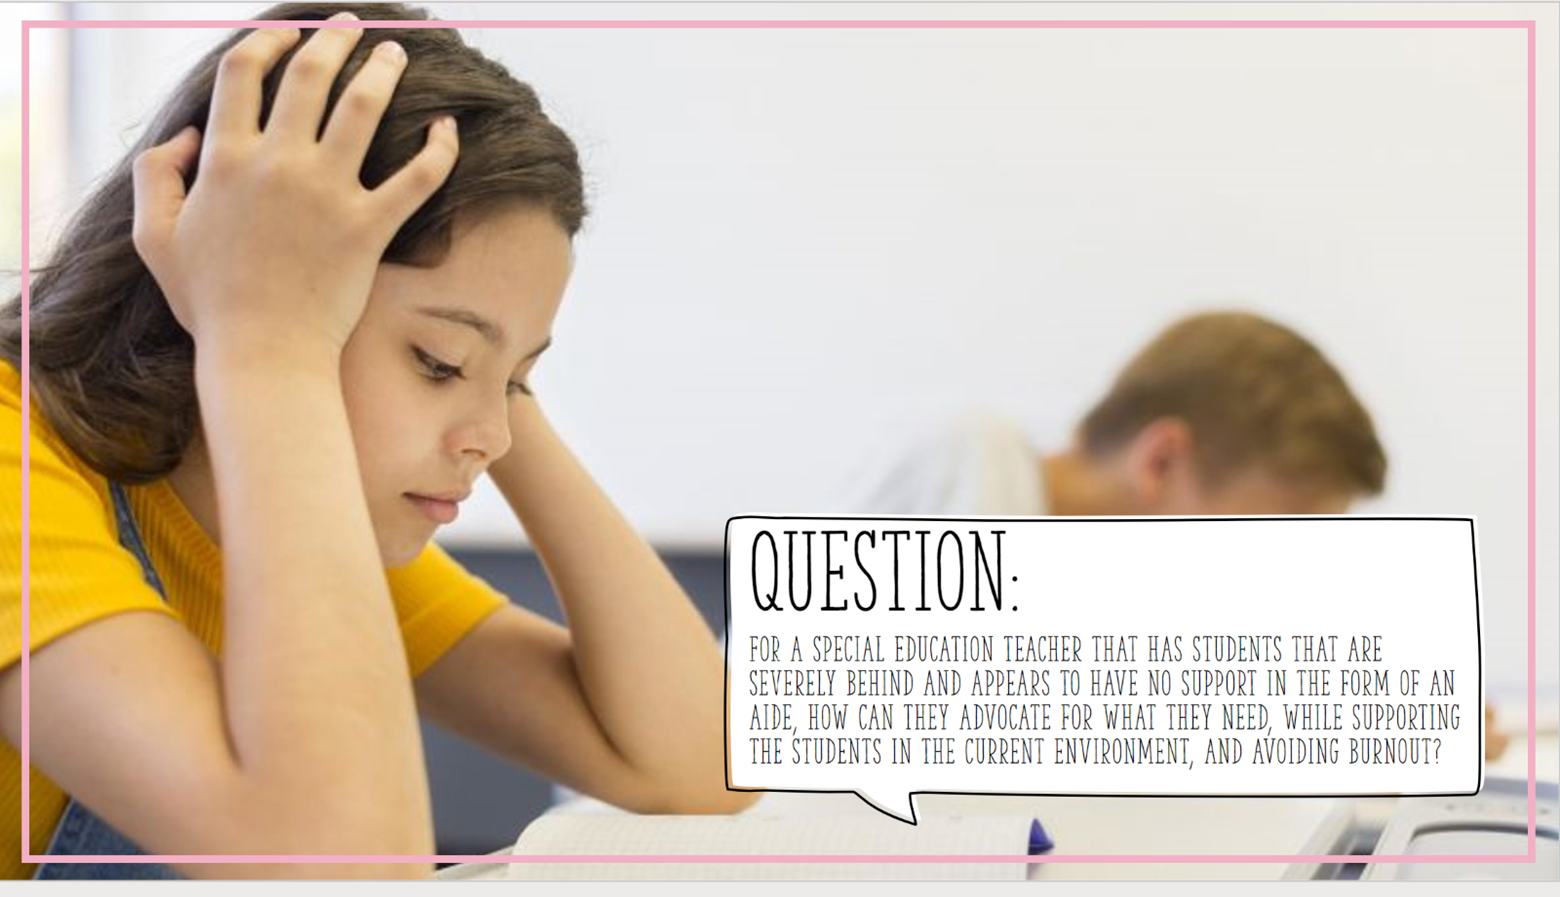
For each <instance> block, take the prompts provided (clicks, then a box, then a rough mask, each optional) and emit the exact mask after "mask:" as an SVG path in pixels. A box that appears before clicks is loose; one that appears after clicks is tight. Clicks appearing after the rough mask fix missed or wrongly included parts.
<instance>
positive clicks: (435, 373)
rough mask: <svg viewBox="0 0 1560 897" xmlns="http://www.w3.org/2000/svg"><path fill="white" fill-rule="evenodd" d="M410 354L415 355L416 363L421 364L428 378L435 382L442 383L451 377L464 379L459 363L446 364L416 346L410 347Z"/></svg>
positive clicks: (464, 373)
mask: <svg viewBox="0 0 1560 897" xmlns="http://www.w3.org/2000/svg"><path fill="white" fill-rule="evenodd" d="M412 354H413V355H414V356H416V358H417V363H418V364H420V365H422V367H423V370H424V371H425V372H426V373H427V376H428V379H429V380H432V381H434V382H435V383H443V382H444V381H446V380H448V379H450V378H451V377H454V378H456V379H459V380H464V379H466V372H465V371H463V370H461V368H460V366H459V365H453V364H446V363H445V362H442V361H440V360H439V359H437V358H434V357H433V356H432V355H429V354H428V353H427V352H425V351H423V350H422V349H421V348H419V347H417V346H413V347H412Z"/></svg>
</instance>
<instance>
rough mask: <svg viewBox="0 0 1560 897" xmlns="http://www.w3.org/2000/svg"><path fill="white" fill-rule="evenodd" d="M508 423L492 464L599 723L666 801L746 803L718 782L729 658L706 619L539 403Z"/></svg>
mask: <svg viewBox="0 0 1560 897" xmlns="http://www.w3.org/2000/svg"><path fill="white" fill-rule="evenodd" d="M510 430H511V434H512V437H513V440H514V441H513V445H512V447H511V449H510V451H509V452H508V453H507V454H506V455H504V456H503V457H502V458H500V459H499V460H498V461H497V462H496V463H494V464H493V466H492V467H491V468H490V469H489V471H488V472H489V474H490V475H491V476H492V478H493V480H494V482H495V483H496V484H497V485H498V487H499V490H500V491H501V492H502V493H503V494H504V497H505V499H506V500H507V501H508V503H509V505H510V507H511V508H512V509H513V510H514V512H515V514H516V516H517V517H518V518H519V520H520V522H521V524H522V525H523V526H524V527H525V530H526V532H527V534H528V535H529V536H530V538H531V542H532V544H533V546H534V547H535V549H536V552H537V554H538V555H539V556H540V557H541V559H542V562H543V564H544V566H545V567H546V569H547V573H548V576H549V577H550V579H551V580H552V583H553V587H554V589H555V591H556V592H557V594H558V598H559V602H560V603H561V604H562V606H563V611H564V615H565V616H566V617H567V618H568V624H569V632H570V636H571V638H572V640H573V655H574V663H575V667H576V670H577V673H578V676H579V680H580V683H581V688H582V690H583V691H584V693H585V697H586V700H587V701H588V702H589V704H590V708H591V711H592V713H593V714H594V715H595V717H596V719H597V721H598V722H599V724H600V726H601V728H602V731H603V733H604V734H605V735H606V736H607V738H608V739H609V740H610V741H611V743H612V744H613V746H614V747H615V748H616V749H617V751H618V753H619V754H620V756H621V757H622V758H623V760H624V762H625V763H627V764H628V765H629V766H631V767H632V768H633V769H634V770H635V771H636V772H637V773H640V774H642V775H644V776H645V777H646V778H647V779H648V780H651V781H653V782H654V787H655V789H656V791H657V792H658V793H660V794H662V795H664V801H665V805H666V806H667V807H669V808H670V811H673V812H675V811H679V810H680V811H683V812H712V811H713V812H732V811H735V810H737V809H741V808H742V807H743V806H746V804H747V803H748V796H747V795H744V794H741V793H737V792H728V791H726V788H725V745H724V725H723V723H724V717H723V709H722V701H723V696H724V693H723V690H722V677H723V676H724V675H725V663H724V660H723V659H722V657H721V655H720V652H719V650H718V649H717V647H716V643H715V639H714V637H713V636H712V635H711V633H710V630H709V627H708V626H706V625H705V623H704V620H703V618H702V617H700V615H699V613H698V611H697V610H696V609H695V608H694V606H693V604H692V603H691V602H690V601H689V600H688V597H687V595H686V594H684V592H683V590H682V587H681V586H679V585H678V583H677V581H676V580H675V579H674V578H673V577H672V575H671V573H670V572H668V571H667V569H666V567H665V565H664V564H662V562H661V560H660V558H659V557H657V556H656V554H655V552H654V551H653V550H651V548H650V546H649V545H648V544H646V543H645V541H644V540H643V539H642V538H641V537H640V536H639V535H638V534H637V533H636V532H634V530H633V529H632V527H630V526H629V524H628V522H627V521H626V520H624V518H623V516H622V515H621V514H620V513H619V512H618V510H617V508H616V507H614V506H613V504H612V502H611V500H610V499H608V498H607V496H606V494H605V493H603V492H602V490H601V489H600V488H599V487H598V486H597V485H596V483H595V482H594V481H593V480H592V479H591V477H590V475H589V474H588V473H587V472H586V471H585V469H584V468H583V467H582V466H581V465H580V463H579V462H578V461H577V460H576V459H575V458H574V455H573V454H572V453H571V452H570V451H569V450H568V448H567V447H566V446H565V445H564V444H563V442H562V441H561V440H560V439H559V438H558V436H557V434H556V433H555V432H554V431H553V429H552V427H551V425H550V424H549V423H548V422H547V420H546V418H545V417H544V416H543V414H542V412H541V409H540V408H539V407H538V406H537V404H536V403H535V402H532V401H522V402H518V403H516V404H515V405H514V408H513V410H512V411H511V413H510Z"/></svg>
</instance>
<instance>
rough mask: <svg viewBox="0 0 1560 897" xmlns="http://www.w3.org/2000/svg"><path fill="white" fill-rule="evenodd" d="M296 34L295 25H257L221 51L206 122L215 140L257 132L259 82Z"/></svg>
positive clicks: (207, 128) (289, 46) (208, 130)
mask: <svg viewBox="0 0 1560 897" xmlns="http://www.w3.org/2000/svg"><path fill="white" fill-rule="evenodd" d="M298 38H299V31H298V29H296V28H256V29H255V30H254V31H252V32H250V33H249V34H248V35H246V36H245V37H244V39H243V40H241V41H239V42H238V43H236V44H234V45H233V47H232V48H231V49H229V50H228V51H227V52H226V53H224V54H222V61H221V62H220V63H218V64H217V83H216V86H215V87H214V88H213V90H212V93H211V116H210V118H209V119H208V120H207V122H206V130H207V132H208V133H210V134H211V135H213V137H214V138H216V141H215V142H221V140H222V139H224V138H229V137H235V138H253V137H254V136H255V135H256V134H259V133H260V96H261V89H260V88H261V83H262V82H263V81H264V80H265V76H266V73H267V72H269V71H270V70H271V68H272V67H273V66H275V65H276V61H277V60H278V59H281V58H282V54H284V53H286V52H287V51H288V49H290V48H291V47H292V46H293V44H296V43H297V42H298Z"/></svg>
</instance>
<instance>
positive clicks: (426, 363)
mask: <svg viewBox="0 0 1560 897" xmlns="http://www.w3.org/2000/svg"><path fill="white" fill-rule="evenodd" d="M412 354H413V355H415V356H416V358H417V362H418V364H420V365H422V367H423V370H424V371H425V374H426V376H427V377H428V379H429V380H432V381H433V382H435V383H443V382H445V381H446V380H449V379H451V378H454V379H457V380H464V379H466V372H465V370H464V369H462V368H461V367H460V366H459V365H454V364H449V363H447V362H443V361H440V360H439V359H437V358H435V357H433V356H432V355H430V354H428V353H427V352H426V351H424V350H423V349H422V348H420V347H418V346H413V347H412ZM504 393H505V394H506V395H510V396H515V395H525V396H528V395H531V394H532V393H531V388H530V387H529V386H527V385H526V384H525V383H523V382H521V381H518V380H510V381H509V382H508V383H507V384H505V387H504Z"/></svg>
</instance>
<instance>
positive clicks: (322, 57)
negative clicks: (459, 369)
mask: <svg viewBox="0 0 1560 897" xmlns="http://www.w3.org/2000/svg"><path fill="white" fill-rule="evenodd" d="M331 18H332V19H335V20H341V19H346V18H355V17H353V16H351V14H350V13H346V14H340V13H338V14H337V15H335V16H332V17H331ZM362 34H363V29H361V28H347V27H342V28H321V29H319V30H317V31H316V32H315V33H314V34H313V36H312V37H311V38H310V39H309V40H308V42H307V43H305V44H304V46H303V47H302V49H300V50H299V51H298V52H297V53H296V54H295V55H294V56H293V58H292V60H291V61H290V62H289V63H288V65H287V69H286V73H285V74H284V75H283V78H282V83H281V85H280V87H279V88H278V90H277V95H276V100H275V105H274V107H273V109H272V111H271V115H270V118H269V120H268V121H267V123H266V127H265V129H264V130H263V131H262V130H261V128H260V112H261V95H262V82H263V80H264V78H265V76H266V74H267V72H269V71H270V70H271V69H272V68H273V67H274V66H275V65H276V62H277V60H279V59H280V58H281V57H282V55H283V54H284V53H286V52H287V50H288V49H289V48H291V47H292V46H293V45H294V44H295V43H297V42H298V40H299V39H300V32H299V31H298V30H297V29H296V28H259V29H256V30H255V31H254V32H252V33H251V34H249V35H247V36H246V37H244V39H243V40H241V41H239V42H238V43H237V44H235V45H234V46H233V48H232V49H230V50H229V51H228V52H227V53H226V54H225V55H224V56H223V57H222V62H221V64H220V67H219V69H218V73H217V79H216V86H215V88H214V91H213V95H212V105H211V114H210V117H209V119H208V121H207V134H206V135H205V136H204V137H202V135H201V134H200V132H199V131H197V130H196V129H195V128H194V127H190V128H186V129H185V130H184V131H182V132H180V133H179V134H178V135H176V136H175V137H174V138H173V139H171V140H169V141H168V142H167V143H163V144H160V145H158V146H155V147H153V148H151V149H149V150H146V151H145V152H143V153H141V154H140V155H138V156H137V157H136V159H135V164H134V181H135V224H134V231H133V236H134V241H135V247H136V250H137V252H139V253H140V255H141V258H142V259H143V260H144V261H145V262H146V265H147V267H148V268H149V269H150V270H151V272H152V275H153V276H154V277H156V279H157V283H158V284H159V286H161V287H162V290H163V293H164V294H165V295H166V296H167V298H168V304H169V307H170V308H171V309H172V311H173V314H174V316H175V317H176V318H177V319H178V321H179V323H180V324H182V325H183V326H184V328H185V329H186V330H188V331H189V333H190V335H191V336H192V337H193V338H194V340H195V343H196V345H197V347H206V346H210V345H211V344H212V343H213V342H214V341H217V342H224V343H227V342H231V341H232V340H239V341H248V342H249V344H256V345H258V346H260V347H262V348H265V347H279V346H296V345H298V344H299V343H300V341H308V340H317V341H320V342H322V343H323V345H324V347H325V348H326V349H328V350H330V351H334V352H337V353H339V352H340V349H341V347H342V346H343V345H344V344H345V343H346V341H347V337H348V336H349V335H350V334H351V332H352V330H353V328H354V327H355V326H356V325H357V322H358V319H359V318H360V317H361V316H362V314H363V309H364V306H365V305H366V303H367V300H368V294H369V290H370V288H371V287H372V286H373V282H374V274H375V270H376V268H377V267H378V264H379V261H380V259H381V257H382V256H383V254H384V250H385V248H386V247H387V246H388V245H389V244H390V241H391V239H392V238H394V236H395V233H396V231H397V230H398V229H399V228H400V227H401V225H402V224H403V223H404V222H405V221H406V219H407V218H409V217H410V216H411V215H412V213H413V212H415V211H416V210H417V209H418V208H419V207H420V206H421V205H422V204H423V203H424V202H426V201H427V200H428V198H429V197H430V196H432V195H433V193H434V191H435V190H437V189H438V188H439V186H440V185H441V184H443V183H444V180H445V178H446V177H448V176H449V173H450V170H451V169H452V168H453V167H454V165H455V158H456V155H457V152H458V145H457V140H456V134H455V125H454V120H453V119H450V118H445V119H442V120H440V121H439V122H438V123H435V124H434V125H433V126H432V127H430V128H429V133H428V139H427V143H426V145H425V146H424V147H423V149H422V150H421V151H420V152H419V153H418V154H417V155H416V157H414V158H413V159H412V160H411V161H410V162H408V163H407V164H406V166H405V167H403V168H402V169H401V170H400V171H398V172H396V173H395V175H393V176H392V177H390V178H389V179H388V180H386V181H385V182H384V183H383V184H381V185H380V186H379V187H377V188H376V189H373V190H367V189H365V188H364V187H363V184H362V181H361V178H360V171H361V169H362V165H363V159H364V157H365V156H366V155H367V153H368V148H369V144H370V143H371V141H372V140H373V136H374V131H375V129H376V128H377V127H378V125H379V121H380V118H381V117H382V116H383V114H384V111H385V108H386V107H387V106H388V105H389V103H390V96H391V94H392V93H393V91H394V90H395V85H396V83H397V82H398V81H399V80H400V77H401V73H402V71H403V70H404V69H405V66H406V54H405V51H404V50H402V49H401V47H400V46H399V45H397V44H395V43H393V42H390V41H386V42H383V43H381V44H380V45H379V46H377V47H375V48H374V51H373V52H372V54H371V56H370V58H369V59H368V60H367V61H366V62H365V63H364V64H363V66H362V68H361V69H360V70H359V72H358V73H357V75H356V76H355V77H354V78H353V79H352V82H351V84H349V85H348V86H347V87H346V89H345V90H344V91H343V93H342V95H341V97H340V99H339V100H338V102H337V104H336V106H335V109H334V110H333V112H332V114H331V117H330V122H329V124H328V126H327V127H326V128H325V129H324V131H323V134H321V129H320V123H321V119H322V118H323V116H324V110H325V106H326V103H327V100H328V96H329V93H330V88H331V85H332V84H333V83H334V82H335V80H336V77H337V76H338V75H339V74H340V72H341V69H342V67H343V65H344V64H345V62H346V60H347V58H348V56H349V55H350V54H351V52H352V50H353V48H354V47H355V46H356V45H357V43H358V41H359V39H360V38H361V37H362ZM317 135H319V136H317ZM197 152H198V153H199V154H200V171H199V175H198V176H197V178H196V182H195V184H194V185H193V186H192V187H191V188H190V191H189V193H188V195H186V193H185V189H184V178H185V176H187V175H188V173H189V171H190V167H191V165H192V163H193V162H194V161H195V158H196V154H197Z"/></svg>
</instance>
